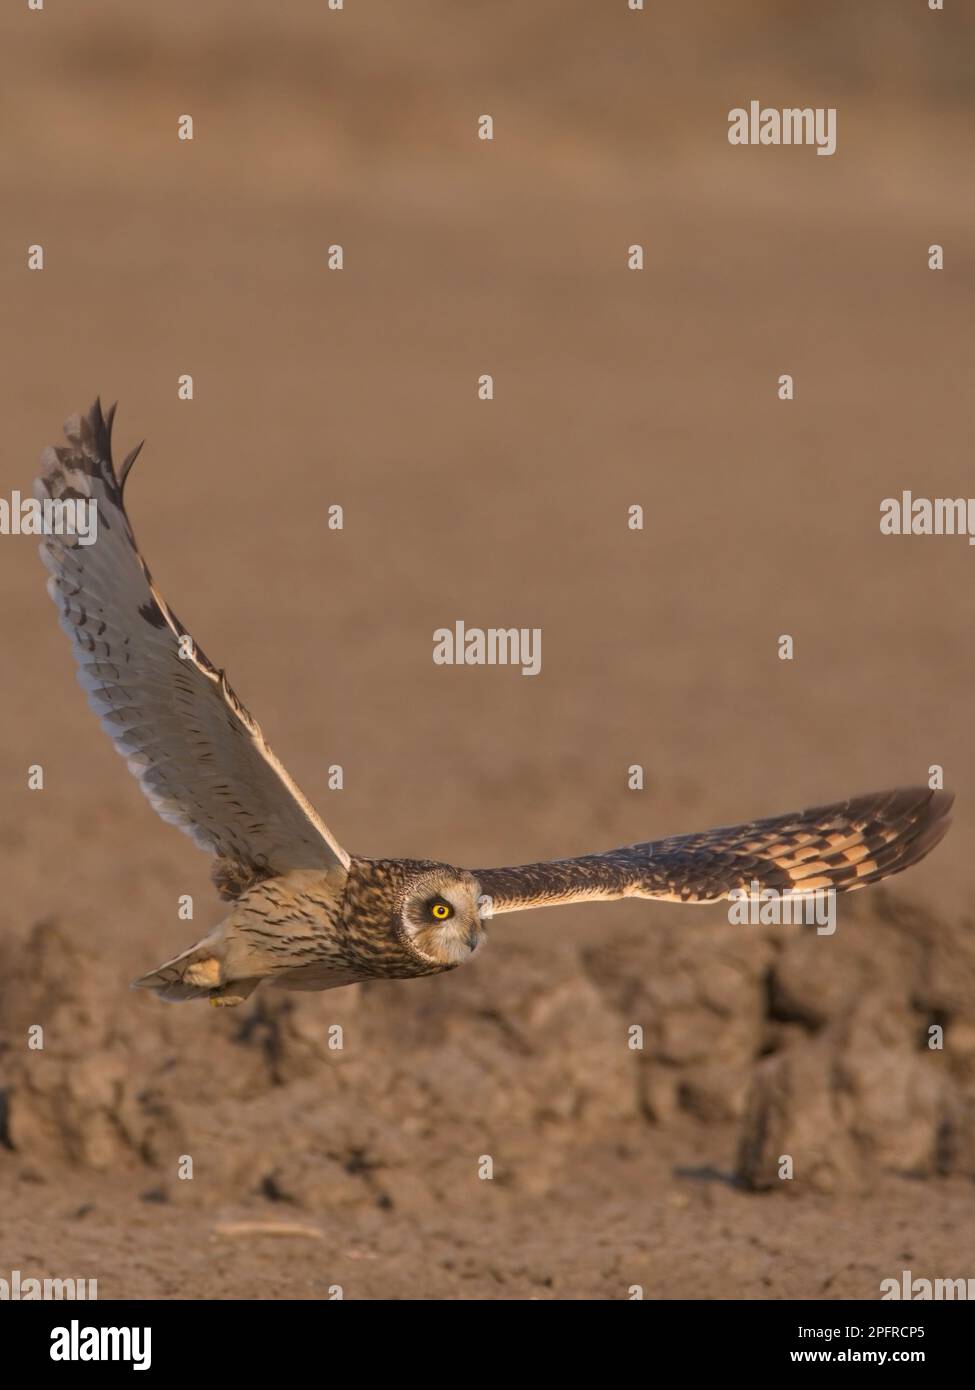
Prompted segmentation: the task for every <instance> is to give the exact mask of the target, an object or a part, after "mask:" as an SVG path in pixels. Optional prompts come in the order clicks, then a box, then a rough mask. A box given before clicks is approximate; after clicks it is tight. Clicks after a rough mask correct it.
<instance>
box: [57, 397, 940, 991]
mask: <svg viewBox="0 0 975 1390" xmlns="http://www.w3.org/2000/svg"><path fill="white" fill-rule="evenodd" d="M114 413H115V412H114V407H113V408H112V409H111V410H110V411H109V412H108V414H107V416H105V415H103V413H102V409H101V405H100V403H99V402H98V401H96V402H95V404H94V406H92V408H91V410H90V411H89V412H88V414H87V416H84V417H79V416H74V417H72V418H71V419H70V420H69V421H68V422H67V423H66V425H65V427H64V430H65V436H66V443H65V444H64V445H62V446H61V447H56V448H50V449H47V450H45V452H44V454H43V457H42V464H41V475H40V477H39V478H38V480H37V482H36V484H35V496H36V497H37V498H38V499H39V500H40V501H41V502H42V503H43V502H46V501H51V502H54V503H58V502H62V503H63V502H67V501H74V502H75V503H79V502H82V503H85V504H90V503H95V504H96V512H97V528H95V530H94V532H93V535H89V536H86V537H81V536H80V535H79V534H72V533H71V532H70V530H66V529H63V530H62V533H61V534H47V535H45V536H44V539H43V540H42V542H41V547H40V549H41V556H42V558H43V560H44V563H45V565H46V566H47V568H48V570H49V571H50V578H49V579H48V591H49V593H50V594H51V597H52V598H53V599H54V601H55V603H56V604H57V606H58V608H59V610H60V622H61V626H62V628H63V629H64V631H65V632H66V633H67V635H68V637H69V639H70V641H71V645H72V648H73V652H74V657H75V660H76V662H77V666H78V671H77V675H78V680H79V681H80V683H81V685H82V686H83V687H84V689H85V690H86V691H87V693H88V700H89V703H90V704H91V706H92V708H93V709H94V711H95V713H96V714H97V715H98V716H99V718H100V719H101V722H102V725H103V727H104V728H105V730H106V731H107V733H108V734H109V736H110V737H111V739H112V741H113V743H114V744H115V747H116V749H117V750H118V752H119V753H121V754H122V756H123V757H124V758H125V759H126V761H127V763H128V766H129V768H130V770H131V771H132V772H133V773H134V774H135V776H136V777H137V778H138V781H139V785H140V786H141V788H142V790H143V792H144V793H145V794H146V796H147V797H148V798H149V800H150V802H151V803H152V805H153V806H154V807H155V809H156V811H157V812H158V813H159V815H160V816H161V817H162V818H163V820H166V821H169V822H170V823H171V824H173V825H177V826H179V827H180V829H181V830H184V831H185V832H186V833H187V834H188V835H190V836H191V837H192V838H193V840H194V841H195V842H196V844H197V845H199V846H200V848H201V849H204V850H206V851H207V852H208V853H209V854H211V855H212V856H213V858H214V864H213V879H214V883H215V886H216V889H217V891H218V893H219V895H220V897H221V898H222V899H223V900H224V901H225V902H227V903H229V904H230V906H229V908H228V910H227V914H226V916H225V917H224V918H223V920H222V921H221V922H219V923H218V924H217V925H216V926H215V927H214V928H213V929H212V930H211V931H210V932H209V933H208V934H207V935H206V936H205V937H204V938H203V939H202V940H201V941H198V942H196V943H195V944H194V945H192V946H190V947H189V949H188V950H185V951H183V952H182V953H181V954H179V955H177V956H175V957H174V958H173V959H172V960H169V961H166V962H165V964H163V965H160V966H159V967H158V968H157V969H155V970H151V971H150V972H149V973H148V974H146V975H143V976H142V977H141V978H140V979H138V980H136V981H135V982H134V983H135V985H136V986H137V987H140V988H143V989H147V990H151V991H153V992H154V993H155V994H156V995H157V996H158V997H159V998H160V999H165V1000H173V1001H181V1000H187V999H199V998H208V999H209V1000H210V1001H211V1003H213V1004H217V1005H235V1004H240V1003H241V1002H242V1001H243V1000H245V999H246V998H247V997H248V996H249V995H250V994H251V993H252V992H253V991H254V990H255V989H256V988H257V986H258V985H260V984H262V983H263V982H268V983H269V984H273V985H277V986H280V987H282V988H285V989H298V990H324V989H333V988H335V987H336V986H339V985H347V984H352V983H355V982H357V981H362V980H374V979H393V980H401V979H408V978H410V977H413V976H420V975H436V974H440V973H442V972H443V971H445V970H453V969H455V968H456V967H457V966H459V965H463V964H464V963H465V962H466V961H469V960H470V959H471V958H472V957H473V956H474V955H476V954H477V952H478V951H479V950H480V949H481V948H482V946H483V945H484V942H485V939H486V935H487V929H488V928H487V924H488V921H489V920H490V919H491V918H493V917H495V916H498V915H500V914H502V913H507V912H520V911H524V910H527V909H529V908H536V907H552V906H557V905H559V904H562V903H578V902H587V901H605V900H609V899H615V898H656V899H659V900H661V901H663V902H672V903H713V902H717V901H719V900H720V899H722V898H727V897H729V895H737V894H738V893H740V892H741V891H742V890H745V891H747V892H749V893H752V892H754V891H756V890H774V891H775V892H777V893H782V894H788V895H809V894H810V893H812V892H814V891H815V890H821V889H835V890H837V891H841V892H842V891H852V890H854V889H858V888H864V887H866V885H867V884H871V883H876V882H878V881H879V880H880V879H882V878H886V877H888V875H890V874H896V873H899V872H900V871H901V870H902V869H906V868H909V867H910V865H912V864H915V863H917V861H918V860H919V859H922V858H923V857H924V855H926V854H927V853H928V851H929V850H931V849H932V848H933V847H934V846H935V845H936V844H937V843H938V841H939V840H940V839H941V838H942V836H943V835H944V833H945V831H946V830H947V828H948V811H949V808H950V806H951V800H952V799H951V797H950V796H949V795H948V794H947V793H945V792H941V791H931V790H930V789H928V788H926V787H922V788H914V787H912V788H904V789H900V790H897V791H888V792H879V793H875V794H872V795H867V796H858V797H854V798H853V799H851V800H849V801H843V802H838V803H836V804H835V805H831V806H820V807H817V808H815V809H813V810H807V811H799V812H796V813H794V814H790V815H783V816H774V817H772V818H771V819H766V820H755V821H749V822H747V823H746V824H743V825H735V826H730V827H725V828H722V829H717V830H706V831H703V832H701V833H699V834H690V835H676V836H673V837H671V838H669V839H664V840H656V841H649V842H647V843H643V844H634V845H628V846H626V847H625V848H622V849H612V850H606V851H603V852H602V853H598V854H586V855H582V856H580V857H578V858H575V859H558V860H553V861H550V862H547V863H539V864H526V865H521V866H519V867H512V868H495V869H462V868H455V867H454V866H453V865H450V864H442V863H438V862H436V861H434V860H426V859H372V858H367V857H365V856H361V855H357V854H350V853H349V852H348V851H347V850H345V849H343V848H342V846H341V845H340V844H339V842H338V840H337V839H336V838H335V836H334V835H333V834H332V832H331V830H329V828H328V826H326V825H325V824H324V822H323V821H322V819H321V817H320V816H319V815H318V813H317V811H316V810H315V808H314V807H313V806H312V805H311V803H310V802H309V801H308V800H307V799H306V797H305V796H303V795H302V793H301V791H299V789H298V787H297V786H296V785H295V783H294V782H293V781H292V779H291V777H290V776H289V775H288V773H287V771H286V770H285V768H284V767H283V766H282V765H281V763H280V762H279V761H278V759H277V758H276V757H275V756H274V754H273V753H272V751H271V749H270V748H269V747H268V744H267V742H266V741H265V739H264V736H263V734H262V733H261V730H260V728H259V726H258V724H257V722H256V721H255V720H254V718H253V717H252V716H251V715H250V714H249V713H248V711H247V710H246V709H245V708H244V706H243V705H242V704H241V702H240V700H239V699H238V698H237V696H236V694H235V693H234V691H233V688H232V687H231V685H230V683H229V681H228V680H227V677H226V675H225V674H224V672H223V671H222V670H220V669H218V668H217V667H216V666H214V664H213V663H212V662H211V661H210V660H209V659H208V658H207V657H206V656H205V654H204V653H203V651H202V649H201V648H200V647H199V646H198V645H197V643H196V642H194V641H193V639H192V638H191V637H190V635H189V633H188V632H187V630H186V628H184V626H183V624H182V623H181V622H180V621H179V619H178V618H177V617H176V615H175V614H174V613H173V612H172V610H171V609H170V608H169V607H168V605H167V604H166V602H165V600H164V599H163V597H162V595H161V594H160V592H159V590H158V589H157V588H156V586H155V584H154V583H153V580H152V576H151V574H150V573H149V570H148V568H147V566H146V564H145V561H144V560H143V559H142V556H141V554H140V553H139V549H138V546H137V545H136V541H135V537H134V535H133V532H132V527H131V526H130V524H129V518H128V514H127V512H126V509H125V503H124V491H125V484H126V480H127V478H128V476H129V473H130V471H131V468H132V465H133V463H134V462H135V459H136V456H137V455H138V452H139V449H140V448H141V447H142V446H141V445H140V446H138V448H136V449H134V450H133V451H132V452H131V453H130V454H129V455H128V457H127V458H126V459H125V461H124V462H123V463H122V465H121V467H120V468H119V469H118V470H116V468H115V466H114V464H113V462H112V446H111V435H112V420H113V416H114ZM49 510H50V509H49Z"/></svg>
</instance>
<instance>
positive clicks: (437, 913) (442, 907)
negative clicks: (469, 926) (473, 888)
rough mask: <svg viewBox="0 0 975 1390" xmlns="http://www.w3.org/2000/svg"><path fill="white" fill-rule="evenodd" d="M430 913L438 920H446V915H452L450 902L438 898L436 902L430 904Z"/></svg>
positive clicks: (452, 910)
mask: <svg viewBox="0 0 975 1390" xmlns="http://www.w3.org/2000/svg"><path fill="white" fill-rule="evenodd" d="M430 915H431V917H436V919H437V921H438V922H446V920H447V918H448V917H453V915H454V909H453V908H452V907H451V906H450V903H445V902H444V901H443V899H442V898H438V899H437V900H436V902H432V903H431V904H430Z"/></svg>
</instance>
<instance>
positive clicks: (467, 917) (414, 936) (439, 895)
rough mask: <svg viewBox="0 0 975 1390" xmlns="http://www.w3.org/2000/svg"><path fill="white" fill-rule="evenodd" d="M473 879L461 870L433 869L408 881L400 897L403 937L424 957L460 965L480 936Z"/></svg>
mask: <svg viewBox="0 0 975 1390" xmlns="http://www.w3.org/2000/svg"><path fill="white" fill-rule="evenodd" d="M479 891H480V890H479V888H478V884H477V880H476V879H475V878H474V876H473V875H472V874H468V873H464V872H463V871H462V870H455V869H444V870H434V871H433V872H431V873H428V874H424V875H423V877H422V878H420V879H418V880H417V881H416V882H415V883H413V884H411V886H410V888H409V890H408V891H407V894H406V897H405V898H404V900H403V908H402V921H403V928H404V930H405V932H406V936H407V939H408V940H409V942H410V945H411V946H412V947H413V949H414V950H415V951H417V952H418V953H419V954H420V955H421V956H422V957H423V958H424V959H425V960H429V961H431V962H433V963H434V964H436V965H444V966H450V965H460V964H462V963H463V962H464V961H465V960H469V959H470V958H471V956H472V955H473V954H474V952H475V951H476V950H477V948H478V946H480V944H481V942H482V941H483V940H484V935H485V930H484V923H483V922H482V921H481V919H480V916H479V915H478V903H477V898H478V893H479Z"/></svg>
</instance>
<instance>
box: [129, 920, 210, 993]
mask: <svg viewBox="0 0 975 1390" xmlns="http://www.w3.org/2000/svg"><path fill="white" fill-rule="evenodd" d="M219 939H220V938H219V933H218V932H211V933H210V935H209V936H205V937H204V938H203V940H202V941H198V942H197V943H196V945H195V946H191V947H190V948H189V950H188V951H183V952H182V953H181V954H180V955H178V956H174V957H173V959H172V960H167V961H166V962H165V964H164V965H160V966H159V967H158V968H157V969H156V970H150V971H149V973H148V974H147V975H140V976H139V978H138V979H137V980H133V981H132V988H133V989H151V990H152V991H153V993H154V994H156V996H157V997H158V998H159V999H165V1000H166V1002H167V1003H170V1004H180V1003H182V1002H183V1001H184V1000H187V999H203V998H204V997H206V996H207V995H209V994H211V993H212V992H213V991H214V990H216V989H219V988H220V986H221V984H222V980H221V974H222V961H221V959H220V957H221V955H222V952H221V950H220V947H219V944H218V943H219Z"/></svg>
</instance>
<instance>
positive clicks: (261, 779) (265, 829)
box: [34, 401, 349, 886]
mask: <svg viewBox="0 0 975 1390" xmlns="http://www.w3.org/2000/svg"><path fill="white" fill-rule="evenodd" d="M114 414H115V408H114V406H113V407H112V409H111V410H110V411H109V412H108V416H107V418H106V417H104V416H103V415H102V409H101V404H100V402H98V401H96V402H95V404H94V405H93V406H92V408H91V410H90V411H89V412H88V415H87V416H86V417H84V418H79V417H78V416H73V417H72V418H71V419H70V420H68V421H67V423H66V424H65V427H64V432H65V435H66V437H67V446H66V447H65V446H62V447H59V448H50V449H46V450H45V451H44V455H43V458H42V461H41V476H40V477H39V478H38V479H37V481H36V483H35V486H34V493H35V496H36V497H37V498H39V499H40V500H41V501H43V500H44V499H46V498H53V499H55V500H60V501H67V500H75V501H79V502H84V501H87V500H91V501H94V502H95V503H97V526H96V536H97V539H95V541H94V543H92V544H87V545H86V544H80V543H79V538H78V536H77V535H76V534H67V533H65V534H61V535H47V536H45V538H44V540H43V541H42V542H41V547H40V549H41V558H42V559H43V561H44V563H45V565H46V566H47V568H48V569H49V570H50V571H51V577H50V579H49V580H48V592H49V593H50V595H51V597H52V598H53V599H54V601H55V602H56V603H57V605H58V607H59V608H60V610H61V626H62V628H63V629H64V631H65V632H66V633H67V634H68V637H69V638H70V639H71V645H72V648H73V651H74V656H75V660H76V661H77V663H78V668H79V669H78V680H79V682H80V684H81V685H82V686H83V687H84V688H85V689H86V690H87V692H88V701H89V704H90V705H91V707H92V709H93V710H94V711H95V713H96V714H97V715H98V716H99V718H100V719H101V721H102V725H103V727H104V729H105V730H106V732H107V733H108V735H109V737H110V738H111V739H112V741H113V742H114V744H115V747H116V750H117V751H118V752H119V753H121V754H122V756H123V757H124V758H126V759H127V760H128V765H129V769H130V771H131V772H133V773H134V774H135V776H136V777H137V778H138V780H139V784H140V786H141V787H142V790H143V792H145V794H146V796H147V797H148V798H149V800H150V801H151V802H152V804H153V806H154V807H155V809H156V810H157V811H158V812H159V814H160V815H161V816H162V818H163V820H166V821H169V822H170V823H171V824H173V825H177V826H179V828H180V829H181V830H183V831H185V832H186V833H187V834H188V835H190V836H192V838H193V840H194V841H195V842H196V844H197V845H199V846H200V848H201V849H205V850H209V851H210V852H211V853H212V854H215V855H217V856H219V861H220V863H219V865H218V868H219V869H220V872H219V873H216V874H215V877H216V878H217V882H218V884H221V885H224V886H226V885H227V884H228V883H234V882H236V883H237V884H238V885H240V886H243V885H246V883H247V881H248V879H249V878H251V877H253V876H258V877H260V876H265V875H267V874H269V873H280V872H284V871H286V870H288V869H311V868H322V869H323V871H324V870H328V869H330V868H334V867H336V866H341V867H342V868H343V869H348V866H349V856H348V854H347V853H346V852H345V850H344V849H342V848H341V847H340V846H339V844H338V843H337V842H336V841H335V839H334V838H333V837H332V835H331V834H330V832H329V830H328V828H327V827H326V826H325V825H324V823H323V822H322V821H321V819H320V818H319V816H318V814H317V812H316V811H315V809H314V807H313V806H312V805H311V804H310V802H308V801H307V800H306V799H305V797H304V796H303V795H302V793H301V792H300V791H299V790H298V788H297V787H296V786H295V784H294V782H293V781H292V780H291V778H290V777H289V776H288V773H287V772H286V771H285V769H284V768H283V767H282V765H281V763H279V762H278V760H277V758H276V757H275V756H274V754H273V753H272V752H271V750H270V748H269V747H268V745H267V743H266V742H265V741H264V736H263V734H262V733H261V730H260V728H259V727H258V725H257V723H256V721H255V720H254V719H253V718H252V717H251V715H250V714H248V712H247V710H246V709H245V708H244V706H243V705H242V704H241V702H240V700H239V699H238V698H237V696H236V695H235V694H234V691H233V690H232V688H231V686H230V684H229V682H228V681H227V678H226V676H225V674H224V672H223V671H221V670H218V669H217V668H216V667H215V666H214V665H213V664H212V663H211V662H210V661H208V659H207V658H206V656H204V654H203V652H202V651H201V650H200V648H199V647H198V646H196V644H195V643H194V642H193V641H192V639H191V638H190V637H189V634H188V633H187V631H186V629H185V628H184V627H183V624H182V623H181V622H180V621H179V619H178V618H177V617H176V615H175V614H174V613H173V612H172V611H171V610H170V609H169V607H168V606H167V604H166V602H165V600H164V599H163V597H162V595H161V594H160V593H159V591H158V590H157V589H156V587H155V585H154V584H153V582H152V576H151V575H150V573H149V571H148V569H147V568H146V565H145V562H144V561H143V559H142V556H141V555H140V554H139V550H138V547H137V545H136V542H135V537H134V535H133V534H132V528H131V526H130V525H129V520H128V517H127V515H126V511H125V505H124V502H123V500H122V493H123V489H124V486H125V480H126V477H127V475H128V472H129V470H130V468H131V467H132V464H133V463H134V462H135V458H136V456H137V454H138V452H139V449H134V450H133V451H132V453H131V454H129V456H128V458H127V459H126V460H125V462H124V463H123V464H122V467H121V469H120V471H119V473H118V474H116V472H115V468H114V465H113V463H112V445H111V435H112V420H113V417H114ZM141 447H142V446H141V445H140V446H139V448H141ZM181 638H182V639H183V641H182V643H181V641H180V639H181ZM181 647H182V650H183V654H182V655H181Z"/></svg>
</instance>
